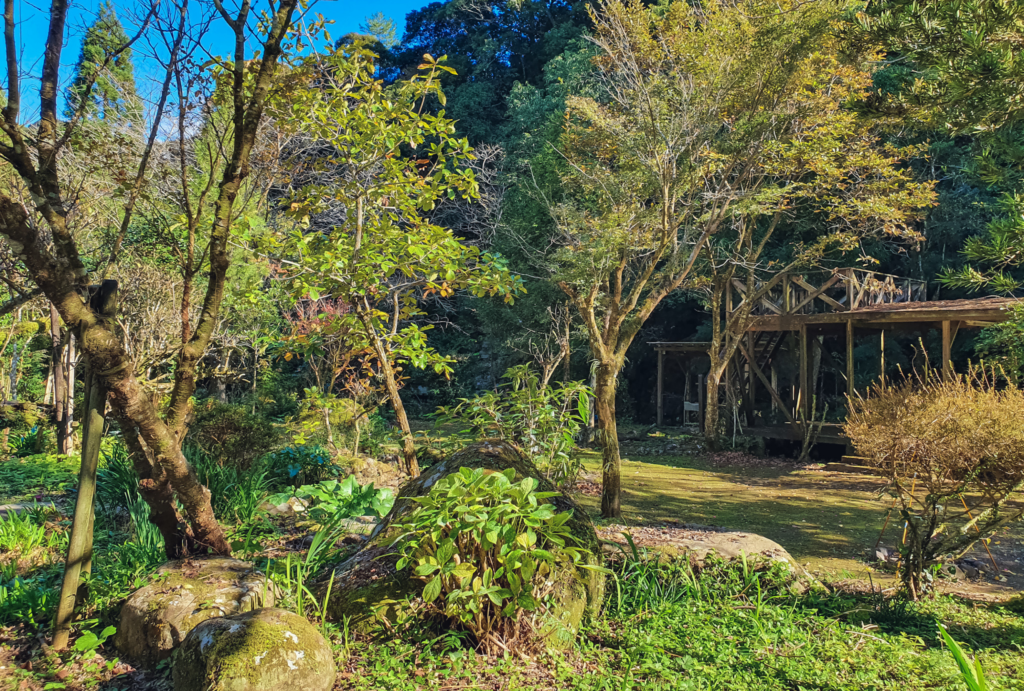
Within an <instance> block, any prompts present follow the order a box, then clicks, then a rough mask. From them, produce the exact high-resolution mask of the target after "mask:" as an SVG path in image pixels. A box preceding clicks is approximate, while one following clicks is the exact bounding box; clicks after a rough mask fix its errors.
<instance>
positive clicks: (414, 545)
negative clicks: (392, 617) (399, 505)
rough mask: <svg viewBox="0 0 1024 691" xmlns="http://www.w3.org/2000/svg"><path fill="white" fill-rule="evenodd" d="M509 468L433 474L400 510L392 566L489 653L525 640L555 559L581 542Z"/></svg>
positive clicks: (569, 558) (571, 555)
mask: <svg viewBox="0 0 1024 691" xmlns="http://www.w3.org/2000/svg"><path fill="white" fill-rule="evenodd" d="M514 478H515V471H514V470H512V469H509V470H506V471H505V472H503V473H497V472H494V471H488V470H485V469H482V468H478V469H476V470H470V469H468V468H461V469H460V470H459V472H458V473H453V474H452V475H449V476H448V477H446V478H444V479H442V480H440V481H438V483H437V484H436V485H434V486H433V487H432V488H431V489H430V493H429V494H428V495H426V496H423V497H413V498H412V501H414V502H416V504H417V506H416V507H415V508H414V509H413V510H412V511H409V512H408V513H407V514H406V515H404V516H402V517H401V518H399V519H398V520H397V521H396V522H395V523H394V524H393V528H394V529H395V530H396V531H397V534H398V537H397V538H396V542H395V544H396V545H397V547H398V553H399V560H398V564H397V567H398V568H399V569H404V568H407V567H408V568H412V570H413V573H414V575H415V576H416V578H418V579H421V580H422V581H423V582H424V585H423V593H422V597H423V602H424V603H425V605H426V607H427V608H428V610H429V611H431V612H432V613H435V614H438V615H441V616H443V617H444V618H446V619H448V620H449V621H450V622H452V623H455V624H457V625H458V626H459V627H461V628H464V629H465V630H467V631H469V632H470V634H472V635H473V636H474V637H475V638H476V640H477V643H478V644H479V645H480V647H481V648H482V649H483V650H485V651H487V652H489V653H492V654H497V653H499V652H500V651H506V650H511V649H513V646H515V649H519V650H523V649H526V648H529V646H530V644H531V642H532V641H533V640H534V637H533V635H532V634H534V633H535V631H536V629H537V624H538V623H539V622H538V620H537V615H538V614H542V613H543V612H544V610H545V606H544V601H545V598H546V597H547V596H548V595H549V594H550V593H551V589H552V586H553V582H554V579H553V578H551V577H550V576H551V573H552V571H553V570H554V569H556V568H557V567H558V564H559V562H561V563H573V562H574V563H575V564H577V565H582V562H583V557H584V556H586V552H585V550H582V549H580V548H579V547H577V546H576V545H574V544H570V543H572V542H574V538H573V536H572V534H571V533H570V531H569V528H568V526H566V521H568V520H569V519H570V518H571V513H569V512H564V513H555V510H554V508H553V507H552V506H551V505H550V504H549V503H547V502H546V501H545V500H546V499H548V498H550V497H552V496H556V495H557V493H555V492H537V491H536V486H537V481H536V480H534V479H533V478H530V477H527V478H524V479H522V480H520V481H519V482H513V480H514Z"/></svg>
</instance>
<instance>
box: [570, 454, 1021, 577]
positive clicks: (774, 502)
mask: <svg viewBox="0 0 1024 691" xmlns="http://www.w3.org/2000/svg"><path fill="white" fill-rule="evenodd" d="M624 446H625V449H624V451H623V457H624V459H628V460H624V461H623V465H622V482H623V500H622V508H623V518H624V521H616V522H625V523H626V524H627V525H628V524H636V525H646V524H651V523H659V522H682V523H695V524H702V525H712V526H722V527H726V528H732V529H735V530H742V531H746V532H752V533H757V534H759V535H763V536H765V537H767V538H769V539H770V540H774V541H775V542H777V543H779V544H780V545H782V546H783V547H784V548H785V549H786V550H787V551H788V552H789V553H790V554H791V555H792V556H793V557H794V559H796V560H797V561H798V562H800V563H801V564H804V565H805V568H807V570H808V571H809V572H811V573H814V574H815V575H817V576H819V577H820V578H822V579H827V580H834V579H863V580H865V581H866V580H867V579H868V577H869V575H870V577H871V578H872V579H873V580H875V582H876V583H877V582H879V581H882V582H889V581H891V577H889V576H888V575H886V574H880V573H879V572H876V571H874V570H873V569H870V568H869V567H868V566H867V564H866V563H865V556H866V553H867V550H869V549H871V548H872V547H874V545H875V542H876V541H877V540H878V536H879V533H880V532H881V530H882V526H883V524H884V522H885V517H886V512H887V511H888V509H889V507H890V505H891V503H892V500H891V498H889V497H888V496H879V493H880V492H881V490H882V487H883V485H884V482H883V481H882V480H881V479H880V478H876V477H872V476H867V475H856V474H851V473H834V472H825V471H823V470H818V469H801V467H800V466H799V465H798V464H797V463H795V462H794V463H782V464H776V465H773V466H771V467H750V466H749V465H744V466H730V465H727V464H726V463H728V461H729V459H730V458H739V459H741V460H742V459H743V458H744V456H743V455H741V454H722V455H721V456H720V458H721V459H722V460H721V461H718V462H714V463H713V462H712V461H711V460H710V459H709V457H707V456H701V455H696V454H687V453H685V450H682V451H680V452H679V453H676V454H658V455H640V454H633V453H630V446H629V444H628V443H627V444H624ZM642 450H643V451H647V452H650V451H651V444H644V445H643V447H642ZM747 460H749V461H752V462H756V459H753V458H750V457H747ZM585 466H586V470H587V472H588V474H590V475H591V476H592V477H593V478H594V479H595V480H597V481H598V482H599V481H600V472H601V464H600V456H599V454H597V453H588V455H587V458H586V461H585ZM579 501H580V503H582V504H583V505H584V506H585V507H586V508H587V509H588V510H589V511H590V512H591V514H592V515H593V516H594V517H595V519H596V520H598V521H600V517H599V516H600V497H596V496H582V497H579ZM897 518H898V517H897V516H896V515H894V516H893V519H892V521H891V522H890V523H889V526H888V528H887V529H886V533H885V536H884V538H883V540H882V545H883V546H888V547H890V548H893V547H895V545H896V544H897V542H898V540H899V535H900V527H899V526H898V525H895V523H896V521H897ZM990 548H991V551H992V554H993V556H994V557H995V559H996V562H997V564H999V566H1000V569H1001V570H1003V577H1004V578H1006V579H1007V580H1006V582H1005V583H996V582H993V581H982V582H973V583H966V582H962V581H961V582H956V583H952V582H946V583H944V584H943V587H944V588H946V589H947V590H949V591H954V592H964V593H976V594H985V595H991V596H1002V597H1007V596H1011V595H1013V594H1015V593H1016V592H1019V591H1021V590H1024V524H1016V525H1012V526H1010V527H1009V528H1007V529H1005V530H1004V531H1003V532H1002V533H1001V534H1000V535H998V536H997V537H995V538H994V539H993V540H992V543H991V545H990ZM968 556H970V557H973V558H975V559H978V560H979V561H984V562H986V563H988V560H989V557H988V555H987V554H986V553H985V551H984V549H983V547H982V546H980V545H979V546H978V547H977V548H976V551H975V552H972V553H971V554H969V555H968ZM1007 569H1008V571H1006V570H1007Z"/></svg>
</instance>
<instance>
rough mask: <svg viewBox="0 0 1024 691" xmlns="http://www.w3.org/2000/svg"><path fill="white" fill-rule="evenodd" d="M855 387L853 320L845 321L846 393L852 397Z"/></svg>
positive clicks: (855, 391)
mask: <svg viewBox="0 0 1024 691" xmlns="http://www.w3.org/2000/svg"><path fill="white" fill-rule="evenodd" d="M856 393H857V387H855V386H854V385H853V320H852V319H850V320H849V321H847V322H846V395H847V396H850V397H851V398H852V397H853V395H854V394H856Z"/></svg>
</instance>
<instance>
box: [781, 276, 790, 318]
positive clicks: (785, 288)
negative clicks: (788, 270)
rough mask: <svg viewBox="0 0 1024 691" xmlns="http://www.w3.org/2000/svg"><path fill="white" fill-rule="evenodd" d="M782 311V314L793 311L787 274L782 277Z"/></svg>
mask: <svg viewBox="0 0 1024 691" xmlns="http://www.w3.org/2000/svg"><path fill="white" fill-rule="evenodd" d="M782 309H783V312H782V313H783V314H789V313H790V310H792V309H793V295H792V290H791V289H790V283H789V274H786V275H785V276H783V277H782Z"/></svg>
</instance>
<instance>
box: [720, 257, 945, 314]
mask: <svg viewBox="0 0 1024 691" xmlns="http://www.w3.org/2000/svg"><path fill="white" fill-rule="evenodd" d="M769 283H770V284H771V287H770V289H769V290H768V291H767V292H766V293H765V294H764V295H763V296H762V297H761V298H760V299H759V300H758V304H757V305H755V306H754V309H753V312H752V313H753V314H758V315H769V314H777V315H789V314H817V313H820V312H847V311H849V310H851V309H862V308H864V307H869V306H871V305H884V304H890V303H897V302H924V301H926V300H927V299H928V283H927V282H926V281H919V280H917V279H913V278H902V277H899V276H892V275H890V274H883V273H877V272H874V271H865V270H864V269H857V268H852V267H848V268H843V269H836V270H835V271H832V272H830V273H825V272H821V273H786V274H781V275H778V276H775V277H774V278H772V279H771V280H770V281H769ZM764 285H765V284H764V283H760V284H758V286H757V289H758V290H761V289H762V288H763V286H764ZM730 288H731V289H730V290H728V291H727V293H726V310H727V311H730V312H731V311H732V309H733V307H734V305H733V302H734V296H735V297H736V298H738V299H739V300H742V299H743V296H744V295H745V294H746V285H745V284H744V283H743V282H742V281H740V280H739V279H733V282H732V286H730Z"/></svg>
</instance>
